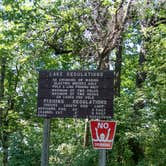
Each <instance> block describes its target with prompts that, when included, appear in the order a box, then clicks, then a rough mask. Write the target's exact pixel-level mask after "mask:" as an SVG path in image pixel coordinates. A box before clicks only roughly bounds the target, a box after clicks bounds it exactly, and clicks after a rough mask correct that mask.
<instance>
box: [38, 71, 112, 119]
mask: <svg viewBox="0 0 166 166" xmlns="http://www.w3.org/2000/svg"><path fill="white" fill-rule="evenodd" d="M37 115H38V116H39V117H59V118H65V117H66V118H89V119H105V118H109V119H111V118H112V116H113V71H40V72H39V85H38V106H37Z"/></svg>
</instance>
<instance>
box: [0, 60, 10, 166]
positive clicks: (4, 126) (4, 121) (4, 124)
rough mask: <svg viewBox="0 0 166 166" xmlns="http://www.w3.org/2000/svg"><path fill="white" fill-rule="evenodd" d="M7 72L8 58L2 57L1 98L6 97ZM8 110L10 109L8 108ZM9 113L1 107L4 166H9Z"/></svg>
mask: <svg viewBox="0 0 166 166" xmlns="http://www.w3.org/2000/svg"><path fill="white" fill-rule="evenodd" d="M5 72H6V58H5V57H1V68H0V74H1V75H0V100H1V101H3V100H2V99H3V98H4V89H5V86H4V82H5ZM7 111H8V110H7ZM7 114H8V113H4V109H3V108H0V128H1V131H0V138H1V143H2V151H3V166H8V147H9V145H8V139H9V134H8V132H7V131H6V129H7V128H8V120H7V118H6V116H7Z"/></svg>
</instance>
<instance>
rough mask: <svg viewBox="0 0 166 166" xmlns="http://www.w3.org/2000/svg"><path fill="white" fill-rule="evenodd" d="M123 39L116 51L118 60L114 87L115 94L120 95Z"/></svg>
mask: <svg viewBox="0 0 166 166" xmlns="http://www.w3.org/2000/svg"><path fill="white" fill-rule="evenodd" d="M122 43H123V39H122V37H121V38H120V42H119V45H118V47H117V52H116V62H115V82H114V89H115V96H117V97H120V84H121V78H120V76H121V67H122V52H123V47H122Z"/></svg>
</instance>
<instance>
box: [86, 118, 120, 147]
mask: <svg viewBox="0 0 166 166" xmlns="http://www.w3.org/2000/svg"><path fill="white" fill-rule="evenodd" d="M91 121H98V122H115V130H114V135H113V138H112V147H111V148H104V147H103V148H97V147H94V146H93V140H92V139H93V137H92V130H91ZM116 126H117V121H114V120H113V121H108V120H90V121H89V127H90V133H91V140H92V146H93V148H94V149H112V148H113V144H114V137H115V133H116Z"/></svg>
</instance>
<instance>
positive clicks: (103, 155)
mask: <svg viewBox="0 0 166 166" xmlns="http://www.w3.org/2000/svg"><path fill="white" fill-rule="evenodd" d="M105 165H106V149H100V150H99V166H105Z"/></svg>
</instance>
